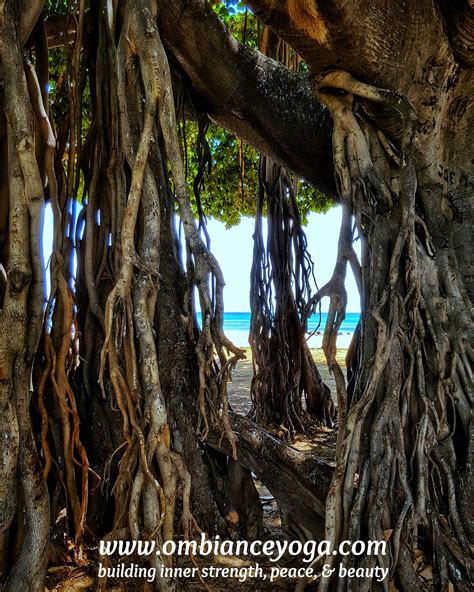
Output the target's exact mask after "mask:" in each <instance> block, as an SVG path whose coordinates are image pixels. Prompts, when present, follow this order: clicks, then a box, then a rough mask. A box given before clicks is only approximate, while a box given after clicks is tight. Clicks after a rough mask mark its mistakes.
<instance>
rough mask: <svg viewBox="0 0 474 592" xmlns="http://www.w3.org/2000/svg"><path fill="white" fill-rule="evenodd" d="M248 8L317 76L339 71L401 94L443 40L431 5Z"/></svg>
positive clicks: (305, 3) (256, 4) (270, 3)
mask: <svg viewBox="0 0 474 592" xmlns="http://www.w3.org/2000/svg"><path fill="white" fill-rule="evenodd" d="M249 4H250V5H251V6H252V8H253V9H254V11H255V13H256V15H257V16H258V17H259V18H260V19H261V20H262V21H263V22H265V23H266V24H268V25H269V26H270V27H271V28H272V29H273V30H274V31H275V32H276V33H278V35H279V36H280V37H281V38H282V39H284V40H285V41H287V42H288V43H289V44H290V45H291V46H292V47H293V48H294V49H295V50H296V51H297V52H298V53H299V54H300V55H301V56H302V57H303V59H304V60H306V62H307V63H308V64H309V65H310V67H311V69H312V70H313V71H315V72H321V71H322V70H323V69H325V68H327V67H334V66H336V65H337V67H338V68H343V69H345V70H348V71H350V72H352V73H353V74H354V75H356V76H357V77H358V78H360V79H362V80H365V81H370V82H371V83H373V84H377V85H380V86H382V87H384V88H393V90H397V91H398V92H406V91H407V89H408V88H409V87H410V86H411V85H412V83H413V77H414V76H415V75H416V73H417V68H418V66H419V65H420V64H423V63H424V61H425V59H427V58H428V56H430V55H432V54H433V53H434V51H435V50H436V48H437V47H438V45H439V44H440V40H441V39H442V37H443V35H444V31H443V24H442V16H441V12H440V10H439V9H438V8H437V7H436V6H435V4H434V3H433V2H431V0H419V1H418V2H409V3H401V2H383V3H381V2H374V1H371V2H367V1H363V0H354V1H353V2H346V1H343V0H325V1H324V2H322V1H318V0H278V2H276V1H275V0H249ZM426 15H430V18H429V19H427V18H426Z"/></svg>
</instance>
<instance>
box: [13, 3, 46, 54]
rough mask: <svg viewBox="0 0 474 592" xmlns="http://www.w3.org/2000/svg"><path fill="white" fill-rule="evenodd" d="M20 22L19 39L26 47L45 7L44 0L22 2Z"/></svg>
mask: <svg viewBox="0 0 474 592" xmlns="http://www.w3.org/2000/svg"><path fill="white" fill-rule="evenodd" d="M19 4H20V7H19V12H20V21H19V23H18V39H19V41H20V44H21V45H24V44H25V43H26V42H27V41H28V38H29V36H30V35H31V32H32V31H33V29H34V26H35V25H36V21H37V20H38V18H39V16H40V14H41V12H42V10H43V6H44V0H21V2H19Z"/></svg>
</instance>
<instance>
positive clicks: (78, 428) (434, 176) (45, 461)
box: [0, 0, 474, 592]
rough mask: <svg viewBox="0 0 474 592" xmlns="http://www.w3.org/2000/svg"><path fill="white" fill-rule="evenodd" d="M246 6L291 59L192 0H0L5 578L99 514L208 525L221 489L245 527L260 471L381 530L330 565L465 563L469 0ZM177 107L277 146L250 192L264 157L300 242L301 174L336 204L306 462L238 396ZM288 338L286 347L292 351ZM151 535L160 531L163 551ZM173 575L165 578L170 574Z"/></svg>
mask: <svg viewBox="0 0 474 592" xmlns="http://www.w3.org/2000/svg"><path fill="white" fill-rule="evenodd" d="M224 4H225V5H226V6H228V5H232V4H233V3H232V2H227V3H224ZM234 4H235V3H234ZM248 7H249V8H248V14H249V15H251V18H252V19H257V20H256V22H257V23H258V26H259V27H263V26H265V27H268V30H269V31H271V32H272V34H274V35H275V36H277V38H278V39H279V40H280V41H281V42H282V43H283V42H284V43H285V44H287V47H288V51H290V50H291V52H293V55H296V54H297V55H298V56H299V58H298V59H299V60H301V61H302V63H303V64H304V68H299V69H297V70H296V69H291V68H288V67H287V65H288V64H287V65H285V64H284V63H282V60H274V59H272V58H271V57H269V56H267V55H264V54H263V53H262V52H260V51H259V50H258V49H256V48H255V47H254V45H255V44H253V45H252V44H251V43H245V42H243V41H245V40H243V41H238V40H237V39H236V38H235V37H234V36H233V35H232V33H231V32H230V31H229V30H228V29H227V28H226V26H225V24H224V23H223V22H222V19H221V18H219V16H218V14H216V10H215V6H213V5H212V3H209V2H207V1H205V0H129V1H128V2H125V1H122V0H113V1H110V0H94V1H92V0H78V1H68V2H66V1H64V2H62V1H61V0H57V1H54V0H50V1H47V2H44V1H43V0H0V89H1V90H0V105H1V109H0V118H1V121H0V135H1V150H2V159H1V162H0V171H1V173H0V265H1V267H0V405H1V413H0V435H1V438H0V572H1V578H2V584H3V586H4V589H5V590H7V591H8V592H10V591H12V592H18V591H22V590H25V591H26V590H28V591H35V590H38V591H39V590H44V585H45V584H44V583H45V575H46V569H47V566H48V564H49V563H51V564H61V562H66V561H67V562H79V563H80V562H81V561H85V560H86V559H87V557H88V553H89V548H90V546H91V545H92V544H93V543H94V541H97V540H98V539H100V538H109V539H111V538H119V539H153V540H155V541H156V544H157V545H158V547H159V546H160V545H163V543H164V542H165V541H167V540H170V539H171V538H173V537H174V536H180V537H185V538H192V537H194V536H196V535H197V534H198V533H199V532H200V531H201V530H202V531H206V532H207V533H208V534H209V535H210V536H212V535H213V534H215V533H219V534H220V535H222V536H225V535H226V533H227V532H228V524H227V523H228V520H227V521H226V516H227V517H228V512H229V510H232V511H235V512H237V513H238V515H239V519H241V522H242V527H243V528H244V527H247V534H248V536H260V534H259V526H258V523H259V520H260V518H261V516H260V513H259V512H261V508H260V507H259V501H258V495H257V494H256V492H255V489H254V485H253V480H252V476H251V472H250V471H253V472H254V473H256V474H257V475H258V476H259V477H260V478H261V480H262V481H264V482H265V484H266V485H267V487H268V488H269V489H270V490H271V491H272V493H273V495H274V496H275V498H276V500H277V503H278V505H279V507H280V510H281V512H282V518H283V519H284V523H285V524H286V525H287V529H288V532H289V533H290V534H291V536H293V537H299V538H311V537H312V538H326V539H328V540H329V541H330V542H331V543H332V544H334V545H337V544H338V543H340V542H341V541H343V540H384V539H385V540H386V541H387V545H388V550H389V552H388V554H387V555H386V556H384V557H379V558H378V559H377V558H376V557H374V556H369V555H365V554H363V555H360V556H339V555H337V554H335V555H330V556H328V557H322V558H320V560H319V562H317V563H316V564H315V565H314V569H315V570H318V569H320V567H321V565H322V562H323V561H324V562H325V563H326V564H329V565H330V566H332V567H335V566H337V564H342V565H343V566H344V567H360V566H363V567H371V566H374V565H375V562H376V561H380V562H381V564H383V566H384V567H387V568H388V569H389V577H388V580H387V581H386V582H385V583H384V584H380V583H377V582H376V581H375V580H372V579H371V578H370V577H366V578H362V579H360V580H357V581H355V580H347V579H338V578H337V570H336V571H335V572H334V576H332V577H328V578H322V579H321V580H320V581H319V588H318V589H319V590H320V591H325V590H336V589H337V590H346V589H357V590H379V589H387V588H388V586H389V583H388V582H389V581H390V582H391V584H390V585H391V586H392V587H396V589H399V590H404V591H412V590H421V589H422V586H423V585H424V580H423V578H422V577H421V575H420V574H419V573H418V571H417V570H416V569H415V567H414V565H415V564H414V561H413V558H414V557H415V555H416V553H423V555H424V557H425V558H426V561H427V563H428V564H429V565H431V566H432V570H433V581H432V583H433V585H434V587H435V589H439V590H443V591H445V590H450V589H454V590H457V591H458V590H459V591H464V590H468V589H470V587H471V585H472V579H473V577H474V574H473V563H472V548H473V547H472V545H473V543H474V541H473V537H474V531H473V516H472V508H473V507H474V503H473V499H472V495H473V473H472V471H473V468H472V463H473V458H472V457H473V452H474V437H473V436H474V423H473V419H472V406H473V382H472V372H473V362H474V349H473V343H474V342H473V307H472V299H473V292H474V283H473V277H474V275H473V264H474V262H473V238H472V194H473V183H474V182H473V173H472V171H473V152H472V141H471V136H472V131H473V127H474V103H473V100H472V94H473V66H474V46H473V43H474V41H473V33H472V31H473V30H474V29H473V28H474V7H473V6H472V2H470V1H469V0H456V1H454V2H449V3H448V2H445V1H443V0H430V1H428V0H419V1H418V2H412V3H400V2H383V1H382V0H369V1H367V2H360V1H358V0H356V1H354V2H350V3H348V2H343V1H342V0H328V1H327V2H318V1H317V0H282V1H280V2H275V1H274V0H249V3H248ZM239 10H240V8H239ZM249 18H250V17H249ZM275 57H277V56H276V55H275ZM182 113H185V114H186V117H190V118H191V119H194V120H197V121H201V120H202V118H205V120H206V121H210V122H212V123H213V124H215V125H218V126H220V128H223V129H225V130H227V133H230V134H235V135H236V136H237V137H238V138H239V139H240V140H241V141H243V142H245V143H247V144H249V145H251V146H253V147H254V148H255V149H256V150H258V151H259V153H261V154H262V163H265V162H267V163H270V162H271V167H267V170H266V171H265V172H264V171H262V174H261V176H260V182H261V195H260V196H259V197H258V199H259V200H260V204H257V203H256V209H257V216H258V214H259V211H258V207H260V214H262V213H263V212H262V207H263V197H265V198H266V199H267V206H266V207H268V208H270V207H271V203H272V199H273V200H274V199H275V188H276V187H277V186H278V183H272V180H273V181H275V179H276V178H277V177H278V180H279V182H280V187H281V186H282V185H281V184H283V185H284V186H285V188H284V190H283V192H282V194H281V195H280V198H279V200H280V206H281V207H282V208H283V209H285V208H289V210H288V212H290V214H291V215H290V216H287V218H286V220H287V221H290V222H291V227H292V228H293V229H294V230H295V232H296V235H292V239H295V240H297V241H300V242H299V243H298V244H299V245H300V246H301V245H302V242H301V241H303V238H302V237H303V235H302V234H301V233H300V230H301V229H300V225H299V221H298V216H297V211H296V210H295V209H294V208H293V205H292V204H293V201H292V200H293V199H294V197H295V196H294V195H292V181H291V179H292V178H293V175H294V176H295V177H298V178H300V179H303V180H304V182H305V183H306V184H308V185H311V186H313V187H315V188H316V189H317V190H318V192H319V194H322V195H324V196H326V197H327V199H329V200H332V201H333V202H335V203H338V204H340V206H341V207H342V210H343V216H342V224H341V228H340V235H339V242H338V255H337V261H336V265H335V269H334V273H333V276H332V278H331V279H330V281H329V282H328V283H326V284H325V285H322V286H320V287H319V288H318V289H316V290H313V292H312V293H311V294H309V293H307V292H305V293H304V294H300V296H301V297H302V298H301V302H300V303H297V305H299V304H301V308H300V310H299V312H300V313H301V316H300V317H299V323H300V325H301V324H302V326H303V329H304V319H305V318H307V315H309V314H311V313H312V312H313V311H314V310H316V309H317V307H318V304H319V303H320V301H321V300H322V299H323V298H329V301H330V308H329V313H328V321H327V324H326V326H325V328H324V338H323V349H324V351H325V355H326V358H327V363H328V365H329V368H330V370H331V371H332V372H333V374H334V377H335V381H336V386H337V407H338V409H337V419H338V441H337V450H336V464H335V468H334V467H332V466H331V465H328V464H326V463H324V462H318V463H313V464H311V463H310V464H308V461H307V459H306V460H305V459H304V458H303V456H302V455H301V454H300V453H298V452H297V451H295V450H294V449H293V448H290V447H288V446H286V445H285V444H284V443H283V442H282V441H280V440H278V439H276V438H274V437H271V436H269V435H268V433H267V432H266V431H265V426H264V425H257V424H255V423H253V422H252V421H251V420H250V419H248V418H243V417H240V416H238V415H236V414H234V413H232V411H231V409H230V408H229V402H228V393H227V387H228V381H229V378H230V377H231V374H232V370H233V368H234V367H235V365H236V364H238V362H239V360H240V359H241V358H242V357H243V356H244V352H243V351H242V350H240V349H239V348H238V347H235V346H234V345H233V344H232V343H231V342H230V341H229V340H228V339H227V337H226V336H225V333H224V331H223V314H224V283H225V282H224V277H223V275H222V272H221V269H220V267H219V263H218V255H219V254H218V253H217V252H216V253H213V252H212V251H211V249H210V247H209V242H208V240H207V238H206V232H205V231H204V229H203V223H204V215H203V214H202V212H199V211H197V210H199V209H200V208H199V207H197V208H196V202H195V199H194V197H193V196H192V195H191V193H192V192H191V191H190V182H189V179H188V178H187V174H186V173H187V170H186V166H185V158H184V153H183V147H182V136H180V135H179V133H178V127H179V125H178V121H179V119H180V117H181V115H182ZM272 167H273V171H270V170H268V169H269V168H272ZM256 201H257V198H256ZM283 201H284V202H285V203H283ZM45 204H49V206H50V208H51V211H52V217H53V227H54V237H53V247H52V255H51V258H50V260H49V261H48V262H45V261H43V260H42V256H41V253H42V234H43V217H44V207H45ZM254 205H255V204H254ZM196 212H197V215H196ZM265 213H268V211H267V212H265ZM290 218H291V220H290ZM295 236H296V238H295ZM356 236H357V237H358V238H359V240H360V241H361V245H362V249H361V250H362V256H361V259H360V261H359V259H358V258H357V256H356V255H355V253H354V249H353V240H354V238H355V237H356ZM295 244H296V243H294V242H293V246H292V247H291V249H292V251H291V253H293V255H294V253H295V252H296V251H295ZM289 248H290V247H289ZM289 253H290V251H286V252H285V253H284V254H285V255H286V256H289ZM315 255H317V254H315ZM305 261H306V262H307V260H306V259H305ZM305 264H306V263H305ZM348 266H350V267H351V269H352V270H353V272H354V274H355V277H356V280H357V282H358V286H359V289H360V296H361V310H362V314H361V320H360V325H359V328H358V331H357V334H356V335H357V337H356V341H355V342H354V343H353V344H352V347H351V348H350V350H349V352H350V353H349V356H348V360H347V367H348V376H347V377H346V376H345V374H344V372H343V369H342V368H341V367H340V365H339V363H338V361H337V358H336V348H337V334H338V329H339V327H340V324H341V322H342V320H343V318H344V314H345V306H346V292H345V287H344V284H345V277H346V273H347V270H348ZM274 271H275V273H276V271H277V268H276V267H275V268H274ZM296 273H301V269H300V271H298V270H297V271H296ZM303 273H306V272H305V271H303ZM46 274H48V276H49V281H48V292H46V287H45V284H46ZM261 286H262V283H260V287H261ZM277 290H278V287H277ZM295 294H296V296H298V294H297V292H295V291H294V290H293V291H292V292H291V297H295ZM254 296H255V294H254ZM275 296H276V297H277V298H278V297H280V296H281V294H275ZM303 301H304V302H303ZM303 304H304V306H303ZM295 310H297V312H298V309H297V308H296V309H295ZM198 311H199V312H200V313H201V316H200V319H198V315H197V312H198ZM302 319H303V320H302ZM198 320H199V322H198ZM287 328H288V325H286V329H287ZM286 329H285V330H286ZM300 344H301V341H299V342H298V344H297V345H294V344H290V343H289V342H287V344H286V345H285V347H286V346H288V348H289V349H291V354H292V355H294V354H295V348H296V347H297V346H299V345H300ZM300 356H301V353H300ZM347 378H349V383H348V384H347ZM299 395H301V392H299ZM259 400H260V399H259ZM298 400H299V401H301V398H299V399H298ZM321 401H322V402H324V401H323V399H322V400H321ZM331 414H332V415H333V413H332V411H331ZM296 416H298V413H296V414H295V417H296ZM255 419H258V413H257V414H256V416H255ZM283 419H285V418H283ZM292 421H293V418H292ZM292 429H293V428H292ZM290 431H291V430H290ZM310 465H311V466H310ZM252 524H257V528H256V529H253V532H250V531H251V530H252V528H250V527H251V526H252ZM244 530H245V528H244ZM168 562H169V558H166V557H160V556H159V555H156V556H153V557H152V564H153V565H154V566H156V567H158V568H159V567H160V566H161V565H168ZM158 573H160V572H159V571H158ZM94 585H95V584H94ZM99 585H103V583H102V584H101V583H99V584H98V586H99ZM176 586H177V584H176V582H174V581H172V580H171V579H167V578H166V577H164V578H161V577H158V578H157V580H156V587H157V589H160V590H172V589H175V588H176ZM298 586H299V588H300V589H303V587H304V582H303V581H301V582H299V584H298ZM394 589H395V588H394Z"/></svg>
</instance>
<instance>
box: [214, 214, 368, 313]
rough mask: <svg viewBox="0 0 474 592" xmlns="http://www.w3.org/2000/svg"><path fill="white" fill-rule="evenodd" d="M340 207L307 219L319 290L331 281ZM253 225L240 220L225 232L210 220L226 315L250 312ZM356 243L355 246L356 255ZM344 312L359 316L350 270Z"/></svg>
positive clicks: (248, 220) (339, 220) (307, 234)
mask: <svg viewBox="0 0 474 592" xmlns="http://www.w3.org/2000/svg"><path fill="white" fill-rule="evenodd" d="M341 213H342V210H341V208H340V207H334V208H331V209H330V210H329V212H327V213H326V214H314V213H312V214H311V215H310V216H309V221H308V225H307V226H306V227H305V232H306V236H307V239H308V250H309V253H310V254H311V257H312V259H313V262H314V269H315V276H316V281H317V282H318V286H319V287H320V288H321V287H322V286H323V285H324V284H325V283H326V282H327V281H328V280H329V279H331V276H332V272H333V269H334V264H335V262H336V255H337V242H338V239H339V227H340V223H341ZM253 227H254V221H253V219H250V218H243V219H242V222H241V223H240V224H239V225H238V226H236V227H234V228H229V229H226V228H225V226H224V224H222V223H220V222H217V221H216V220H210V221H209V223H208V230H209V234H210V236H211V248H212V251H213V252H214V254H215V255H216V257H217V259H218V261H219V263H220V266H221V268H222V272H223V274H224V278H225V282H226V287H225V289H224V303H225V308H226V311H227V312H246V311H249V291H250V267H251V264H252V249H253V240H252V234H253ZM359 245H360V243H359V241H356V242H355V245H354V247H355V250H356V253H357V254H358V255H359V257H360V253H359ZM346 289H347V296H348V302H347V312H360V299H359V293H358V291H357V286H356V284H355V280H354V276H353V275H352V271H351V270H350V267H349V268H348V272H347V280H346ZM328 304H329V300H328V299H325V300H323V302H322V311H323V312H325V311H327V308H328Z"/></svg>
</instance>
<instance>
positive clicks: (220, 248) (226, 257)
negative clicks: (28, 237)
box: [44, 206, 360, 312]
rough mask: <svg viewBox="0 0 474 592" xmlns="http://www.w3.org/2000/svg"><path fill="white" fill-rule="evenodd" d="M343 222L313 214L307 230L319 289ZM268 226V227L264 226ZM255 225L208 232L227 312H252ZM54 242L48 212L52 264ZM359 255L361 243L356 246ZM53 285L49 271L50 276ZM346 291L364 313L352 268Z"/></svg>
mask: <svg viewBox="0 0 474 592" xmlns="http://www.w3.org/2000/svg"><path fill="white" fill-rule="evenodd" d="M340 222H341V208H340V207H334V208H332V209H331V210H329V212H327V213H326V214H314V213H313V214H311V215H310V216H309V221H308V225H307V226H306V227H305V232H306V236H307V239H308V249H309V252H310V254H311V257H312V259H313V261H314V269H315V276H316V280H317V282H318V285H319V287H322V286H323V285H324V284H325V283H326V282H327V281H328V280H329V279H330V278H331V275H332V272H333V269H334V263H335V261H336V254H337V241H338V237H339V226H340ZM264 226H265V225H264ZM253 228H254V221H253V219H250V218H243V219H242V221H241V223H240V224H239V225H238V226H235V227H233V228H229V229H226V227H225V225H224V224H222V223H221V222H218V221H216V220H210V221H209V223H208V230H209V234H210V236H211V249H212V251H213V252H214V254H215V255H216V257H217V259H218V261H219V263H220V265H221V268H222V272H223V274H224V278H225V282H226V287H225V289H224V302H225V308H226V311H227V312H247V311H249V291H250V267H251V265H252V249H253V240H252V234H253ZM51 242H52V216H51V208H50V207H49V206H48V207H47V208H46V216H45V233H44V255H45V261H46V262H48V260H49V255H50V253H51ZM355 248H356V252H357V254H358V255H359V242H358V241H356V243H355ZM47 277H48V285H49V271H48V272H47ZM346 289H347V294H348V303H347V311H348V312H360V300H359V294H358V291H357V287H356V284H355V280H354V277H353V275H352V272H351V270H350V268H348V273H347V280H346ZM327 307H328V299H325V301H324V300H323V302H322V311H323V312H325V311H327Z"/></svg>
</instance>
